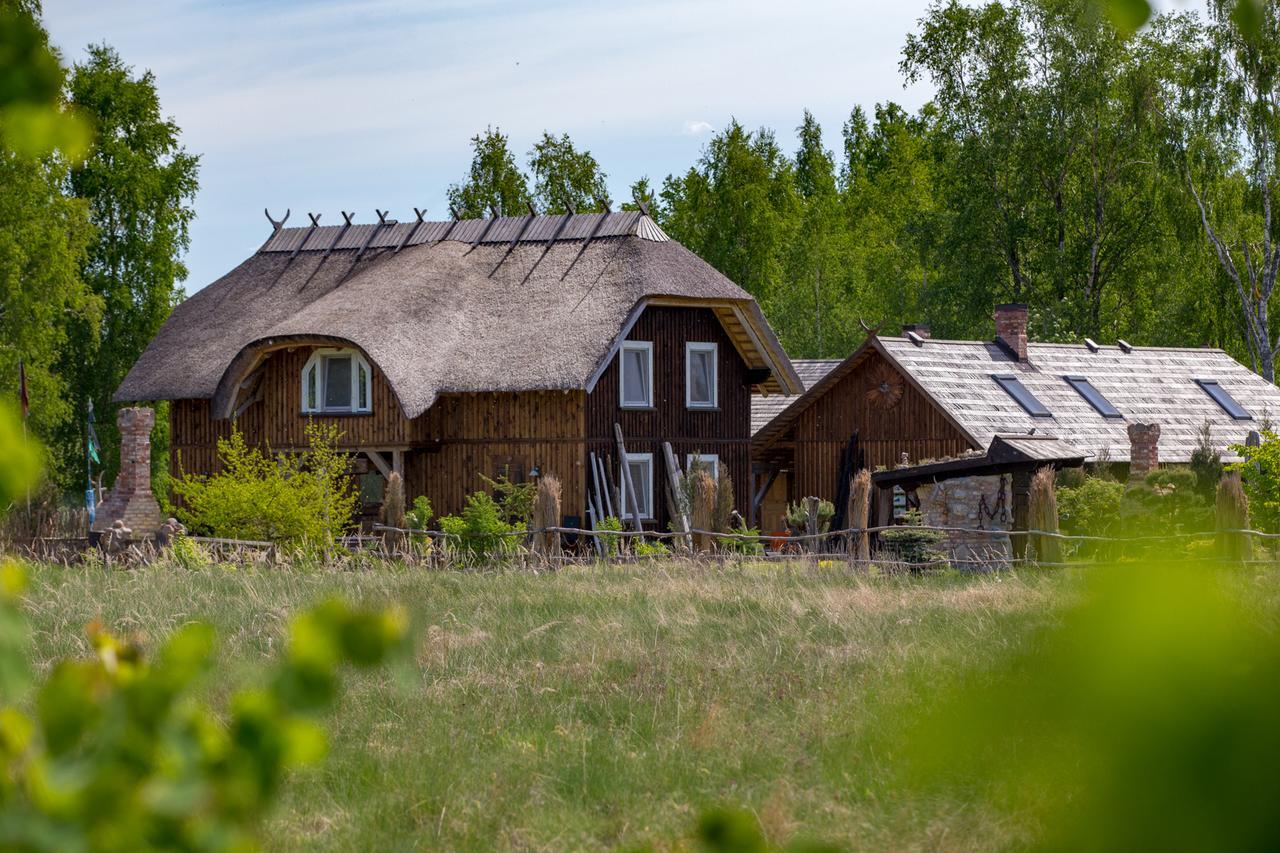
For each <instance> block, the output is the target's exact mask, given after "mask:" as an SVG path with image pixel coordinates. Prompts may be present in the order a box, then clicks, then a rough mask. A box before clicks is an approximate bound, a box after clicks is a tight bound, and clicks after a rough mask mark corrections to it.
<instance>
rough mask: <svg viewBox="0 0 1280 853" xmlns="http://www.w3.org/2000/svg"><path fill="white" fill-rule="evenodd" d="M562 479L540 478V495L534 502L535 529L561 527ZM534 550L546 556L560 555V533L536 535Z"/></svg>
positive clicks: (543, 476) (552, 477) (553, 477)
mask: <svg viewBox="0 0 1280 853" xmlns="http://www.w3.org/2000/svg"><path fill="white" fill-rule="evenodd" d="M560 494H561V487H560V478H559V477H556V476H555V475H554V474H543V475H542V476H541V477H539V478H538V493H537V495H536V496H535V497H534V500H533V529H534V530H539V531H546V530H547V528H549V527H558V526H559V525H560ZM533 550H534V551H536V552H537V553H539V554H543V555H545V556H552V555H555V554H558V553H560V534H559V533H547V532H542V533H535V534H534V537H533Z"/></svg>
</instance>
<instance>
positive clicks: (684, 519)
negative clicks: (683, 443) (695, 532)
mask: <svg viewBox="0 0 1280 853" xmlns="http://www.w3.org/2000/svg"><path fill="white" fill-rule="evenodd" d="M662 458H663V461H664V462H665V463H666V464H665V465H664V466H663V467H664V468H665V469H666V471H667V477H666V480H667V500H668V503H669V504H670V505H671V517H672V519H673V520H674V521H675V523H676V531H677V532H678V533H682V534H684V535H683V536H681V537H680V541H681V542H682V543H683V544H684V546H685V547H686V548H693V537H692V536H691V535H690V533H689V515H688V512H687V508H686V507H685V505H684V495H683V494H682V493H681V489H680V466H679V464H677V463H676V454H675V452H674V451H673V450H672V449H671V442H669V441H664V442H662Z"/></svg>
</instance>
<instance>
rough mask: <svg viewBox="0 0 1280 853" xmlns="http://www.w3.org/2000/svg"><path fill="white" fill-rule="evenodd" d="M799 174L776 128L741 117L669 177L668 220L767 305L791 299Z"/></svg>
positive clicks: (672, 230) (665, 193)
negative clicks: (789, 262)
mask: <svg viewBox="0 0 1280 853" xmlns="http://www.w3.org/2000/svg"><path fill="white" fill-rule="evenodd" d="M794 173H795V169H794V166H793V164H792V162H791V160H790V158H788V157H787V156H786V155H785V154H784V153H783V151H782V149H781V148H780V147H779V145H778V142H777V140H776V139H775V138H774V134H773V132H772V131H771V130H768V129H763V128H762V129H760V130H758V131H755V132H754V133H753V132H750V131H748V130H747V129H746V128H744V127H743V126H742V125H741V124H739V123H738V122H737V121H733V122H731V123H730V124H729V126H728V127H727V128H726V129H725V130H724V131H723V132H721V133H718V134H716V136H715V137H714V138H713V139H712V140H711V142H710V144H709V145H708V146H707V148H706V149H705V150H704V151H703V153H702V156H701V157H700V158H699V159H698V162H697V163H696V164H695V165H694V166H693V167H692V168H691V169H689V171H687V172H686V173H685V174H684V175H682V176H678V177H677V176H668V177H667V179H666V181H664V182H663V187H662V192H661V199H662V207H663V210H664V213H663V215H662V218H661V224H662V227H663V228H664V229H666V231H667V232H668V233H669V234H671V236H672V237H674V238H675V239H677V240H679V241H681V242H682V243H684V244H685V245H686V246H688V247H689V248H690V249H692V250H693V251H694V252H696V253H697V254H698V255H700V256H701V257H702V258H703V259H705V260H706V261H707V262H708V263H710V264H711V265H712V266H714V267H715V268H716V269H718V270H720V271H721V272H722V273H724V274H725V275H726V276H728V277H729V278H730V279H732V280H733V281H735V282H737V283H738V284H740V285H741V286H742V287H744V288H745V289H746V290H747V291H748V292H749V293H751V294H752V295H753V296H755V297H756V298H757V299H759V300H761V301H762V302H763V303H764V304H765V305H766V307H769V308H772V307H773V306H774V305H775V304H778V305H783V304H785V301H786V300H787V299H789V298H790V297H791V295H792V294H791V291H792V287H793V285H792V284H791V283H789V282H787V281H786V278H785V274H784V267H785V255H786V249H787V245H788V242H789V241H790V238H791V233H792V231H793V230H794V229H795V227H796V223H797V219H798V217H797V214H798V213H799V212H800V210H801V206H800V200H799V193H798V192H797V190H796V183H795V175H794ZM811 317H812V315H808V316H807V319H809V318H811ZM783 328H785V326H784V327H783ZM785 342H786V341H785V338H784V343H785Z"/></svg>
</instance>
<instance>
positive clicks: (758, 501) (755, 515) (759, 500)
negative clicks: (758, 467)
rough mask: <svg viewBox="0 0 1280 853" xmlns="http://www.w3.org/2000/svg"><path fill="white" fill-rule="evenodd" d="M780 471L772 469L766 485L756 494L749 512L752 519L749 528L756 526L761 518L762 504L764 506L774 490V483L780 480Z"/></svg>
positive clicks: (748, 524) (748, 523)
mask: <svg viewBox="0 0 1280 853" xmlns="http://www.w3.org/2000/svg"><path fill="white" fill-rule="evenodd" d="M780 470H781V469H779V468H771V469H770V470H769V476H768V478H767V479H766V480H765V481H764V485H763V486H761V487H760V490H759V491H758V492H756V493H755V495H753V496H752V498H751V506H750V508H749V509H748V510H747V512H748V514H749V515H750V518H749V519H748V520H747V526H748V527H755V526H756V521H758V520H759V516H760V507H761V505H762V504H764V499H765V497H766V496H767V495H768V494H769V490H770V489H772V488H773V481H774V480H776V479H778V472H779V471H780Z"/></svg>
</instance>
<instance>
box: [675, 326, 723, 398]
mask: <svg viewBox="0 0 1280 853" xmlns="http://www.w3.org/2000/svg"><path fill="white" fill-rule="evenodd" d="M694 353H710V354H711V380H710V382H709V383H708V387H709V388H710V389H711V400H710V402H701V401H695V400H694V399H693V354H694ZM684 407H685V408H686V409H695V410H703V411H711V410H715V409H719V408H720V345H719V344H717V343H715V342H714V341H685V345H684Z"/></svg>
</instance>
